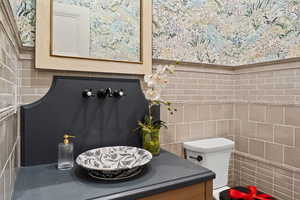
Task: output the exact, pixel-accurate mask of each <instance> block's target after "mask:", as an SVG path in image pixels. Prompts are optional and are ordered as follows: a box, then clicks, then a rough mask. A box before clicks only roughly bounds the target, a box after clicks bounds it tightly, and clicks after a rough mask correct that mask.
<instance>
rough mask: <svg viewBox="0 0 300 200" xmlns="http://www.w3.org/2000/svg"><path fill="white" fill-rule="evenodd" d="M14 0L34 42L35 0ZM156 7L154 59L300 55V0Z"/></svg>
mask: <svg viewBox="0 0 300 200" xmlns="http://www.w3.org/2000/svg"><path fill="white" fill-rule="evenodd" d="M12 1H16V2H17V3H16V8H15V10H16V11H17V12H16V13H17V15H16V16H17V21H18V24H19V28H20V32H21V36H22V40H23V42H24V45H29V46H30V45H33V39H34V36H33V35H34V3H33V2H32V1H34V0H12ZM153 13H154V14H153V57H154V58H155V59H167V60H178V61H186V62H194V63H208V64H220V65H230V66H235V65H243V64H252V63H259V62H265V61H273V60H278V59H286V58H293V57H300V0H153ZM19 21H21V22H19Z"/></svg>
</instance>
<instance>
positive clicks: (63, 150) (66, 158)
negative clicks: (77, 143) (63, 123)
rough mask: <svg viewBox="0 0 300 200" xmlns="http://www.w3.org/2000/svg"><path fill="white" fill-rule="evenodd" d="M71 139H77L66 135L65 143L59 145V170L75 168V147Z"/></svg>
mask: <svg viewBox="0 0 300 200" xmlns="http://www.w3.org/2000/svg"><path fill="white" fill-rule="evenodd" d="M70 138H75V136H73V135H69V134H65V135H64V142H63V143H59V144H58V163H57V168H58V169H59V170H68V169H72V168H73V166H74V156H73V151H74V145H73V143H72V142H70Z"/></svg>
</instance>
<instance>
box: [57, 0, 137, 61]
mask: <svg viewBox="0 0 300 200" xmlns="http://www.w3.org/2000/svg"><path fill="white" fill-rule="evenodd" d="M51 32H52V33H51V34H52V35H51V40H52V41H51V55H53V56H64V57H78V58H88V59H99V60H113V61H124V62H134V63H140V62H141V1H140V0H52V31H51Z"/></svg>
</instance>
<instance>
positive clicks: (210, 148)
mask: <svg viewBox="0 0 300 200" xmlns="http://www.w3.org/2000/svg"><path fill="white" fill-rule="evenodd" d="M183 146H184V148H185V149H187V150H190V151H195V152H199V153H201V152H203V153H205V152H216V151H222V150H226V149H233V147H234V142H233V141H231V140H229V139H226V138H211V139H204V140H196V141H192V142H185V143H184V144H183Z"/></svg>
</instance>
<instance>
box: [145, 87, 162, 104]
mask: <svg viewBox="0 0 300 200" xmlns="http://www.w3.org/2000/svg"><path fill="white" fill-rule="evenodd" d="M160 93H161V91H160V89H158V88H155V89H154V88H149V89H148V90H147V91H146V94H145V95H146V99H148V100H150V101H158V100H160Z"/></svg>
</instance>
